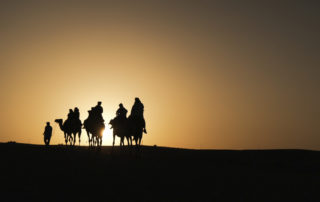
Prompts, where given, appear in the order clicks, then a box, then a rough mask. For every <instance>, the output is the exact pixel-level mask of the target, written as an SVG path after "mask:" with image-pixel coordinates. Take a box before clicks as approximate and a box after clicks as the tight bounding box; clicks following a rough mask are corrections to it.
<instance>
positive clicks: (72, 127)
mask: <svg viewBox="0 0 320 202" xmlns="http://www.w3.org/2000/svg"><path fill="white" fill-rule="evenodd" d="M55 122H56V123H58V124H59V126H60V129H61V130H62V131H63V132H64V138H65V142H66V144H68V142H70V145H75V143H76V137H77V133H78V137H79V145H80V142H81V125H82V124H81V122H80V124H72V122H71V121H65V122H63V119H56V120H55ZM72 135H73V137H72Z"/></svg>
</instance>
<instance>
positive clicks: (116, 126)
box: [109, 118, 132, 146]
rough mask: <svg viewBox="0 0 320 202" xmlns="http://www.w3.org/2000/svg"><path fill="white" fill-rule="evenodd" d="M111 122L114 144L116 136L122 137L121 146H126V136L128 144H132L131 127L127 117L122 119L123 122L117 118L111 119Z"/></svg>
mask: <svg viewBox="0 0 320 202" xmlns="http://www.w3.org/2000/svg"><path fill="white" fill-rule="evenodd" d="M109 124H110V125H111V126H112V128H113V143H112V146H114V143H115V139H116V136H118V137H119V138H120V146H124V138H126V139H127V142H128V146H129V145H130V146H132V138H131V134H132V133H131V127H130V123H129V120H128V119H127V118H125V119H123V120H122V123H121V122H119V121H117V120H116V118H115V119H111V120H110V122H109Z"/></svg>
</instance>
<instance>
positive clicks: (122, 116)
mask: <svg viewBox="0 0 320 202" xmlns="http://www.w3.org/2000/svg"><path fill="white" fill-rule="evenodd" d="M127 113H128V110H127V109H126V108H124V106H123V104H122V103H120V104H119V109H118V110H117V112H116V120H117V121H119V122H123V121H124V120H126V119H127Z"/></svg>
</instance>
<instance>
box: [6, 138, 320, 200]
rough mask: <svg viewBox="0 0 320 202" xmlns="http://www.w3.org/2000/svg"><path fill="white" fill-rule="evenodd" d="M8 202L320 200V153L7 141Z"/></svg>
mask: <svg viewBox="0 0 320 202" xmlns="http://www.w3.org/2000/svg"><path fill="white" fill-rule="evenodd" d="M0 151H1V184H2V185H3V186H2V188H1V190H0V196H1V197H2V198H1V201H8V200H13V201H21V200H24V201H25V200H32V201H33V200H41V201H63V200H64V201H66V200H69V201H70V200H71V201H97V200H99V201H101V200H100V198H102V199H103V201H320V197H319V193H318V191H319V187H320V152H319V151H308V150H242V151H240V150H188V149H177V148H165V147H152V146H144V147H142V149H141V151H140V152H137V151H135V150H134V149H129V148H123V149H121V148H119V147H115V148H114V149H112V148H111V147H103V148H102V149H101V150H100V151H99V150H96V149H89V148H88V147H74V148H68V147H65V146H50V147H48V148H46V147H44V146H40V145H29V144H7V143H1V144H0Z"/></svg>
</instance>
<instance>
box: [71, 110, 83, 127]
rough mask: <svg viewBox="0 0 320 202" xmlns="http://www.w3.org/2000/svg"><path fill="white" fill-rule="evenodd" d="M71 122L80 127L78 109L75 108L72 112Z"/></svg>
mask: <svg viewBox="0 0 320 202" xmlns="http://www.w3.org/2000/svg"><path fill="white" fill-rule="evenodd" d="M72 120H73V121H72V122H73V123H74V124H76V125H77V126H79V125H80V126H79V127H81V125H82V123H81V120H80V112H79V109H78V107H75V108H74V110H73V116H72Z"/></svg>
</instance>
